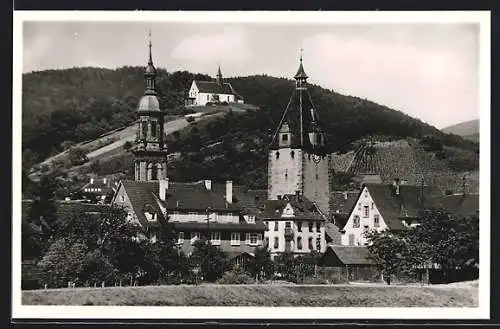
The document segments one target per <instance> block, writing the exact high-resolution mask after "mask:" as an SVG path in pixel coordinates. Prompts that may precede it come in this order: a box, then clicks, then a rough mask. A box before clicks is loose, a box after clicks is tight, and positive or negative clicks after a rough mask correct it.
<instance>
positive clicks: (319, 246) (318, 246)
mask: <svg viewBox="0 0 500 329" xmlns="http://www.w3.org/2000/svg"><path fill="white" fill-rule="evenodd" d="M316 249H318V250H321V238H316Z"/></svg>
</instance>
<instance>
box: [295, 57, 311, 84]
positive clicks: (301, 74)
mask: <svg viewBox="0 0 500 329" xmlns="http://www.w3.org/2000/svg"><path fill="white" fill-rule="evenodd" d="M294 78H295V79H296V80H298V79H307V78H308V76H307V74H306V72H305V71H304V66H302V54H300V65H299V69H298V70H297V74H295V76H294Z"/></svg>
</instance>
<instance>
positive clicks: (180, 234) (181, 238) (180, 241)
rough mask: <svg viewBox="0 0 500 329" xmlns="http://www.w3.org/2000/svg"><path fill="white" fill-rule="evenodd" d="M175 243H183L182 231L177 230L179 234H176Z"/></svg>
mask: <svg viewBox="0 0 500 329" xmlns="http://www.w3.org/2000/svg"><path fill="white" fill-rule="evenodd" d="M177 243H178V244H181V243H184V232H179V235H178V236H177Z"/></svg>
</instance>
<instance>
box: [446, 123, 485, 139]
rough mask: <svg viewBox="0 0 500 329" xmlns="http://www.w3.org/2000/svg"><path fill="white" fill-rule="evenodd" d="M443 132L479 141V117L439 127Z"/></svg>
mask: <svg viewBox="0 0 500 329" xmlns="http://www.w3.org/2000/svg"><path fill="white" fill-rule="evenodd" d="M441 131H442V132H444V133H445V134H454V135H458V136H462V137H463V138H465V139H468V140H471V141H475V142H479V119H476V120H470V121H464V122H460V123H457V124H455V125H452V126H449V127H445V128H443V129H441Z"/></svg>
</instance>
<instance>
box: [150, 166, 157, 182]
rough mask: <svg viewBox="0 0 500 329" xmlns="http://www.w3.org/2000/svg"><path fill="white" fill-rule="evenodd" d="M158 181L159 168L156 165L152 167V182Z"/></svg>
mask: <svg viewBox="0 0 500 329" xmlns="http://www.w3.org/2000/svg"><path fill="white" fill-rule="evenodd" d="M157 179H158V166H157V165H155V164H154V165H152V166H151V180H157Z"/></svg>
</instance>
